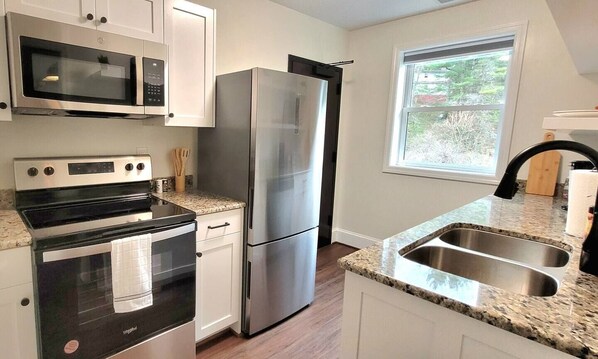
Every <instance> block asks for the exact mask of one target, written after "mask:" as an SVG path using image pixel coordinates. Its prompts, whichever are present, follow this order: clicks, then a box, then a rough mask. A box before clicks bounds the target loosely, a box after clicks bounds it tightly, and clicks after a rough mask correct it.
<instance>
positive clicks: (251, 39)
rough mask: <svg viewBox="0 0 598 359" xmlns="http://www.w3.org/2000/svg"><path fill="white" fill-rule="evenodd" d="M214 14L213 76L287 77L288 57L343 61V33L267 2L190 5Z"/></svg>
mask: <svg viewBox="0 0 598 359" xmlns="http://www.w3.org/2000/svg"><path fill="white" fill-rule="evenodd" d="M193 1H195V2H196V3H198V4H200V5H204V6H207V7H210V8H214V9H216V18H217V20H216V31H217V33H216V36H217V45H216V72H217V74H225V73H229V72H234V71H240V70H247V69H249V68H252V67H264V68H270V69H274V70H280V71H287V62H288V55H289V54H292V55H297V56H301V57H305V58H308V59H311V60H316V61H320V62H325V63H327V62H333V61H338V60H342V59H344V58H345V57H346V54H347V47H348V32H347V31H346V30H343V29H341V28H339V27H336V26H333V25H330V24H326V23H324V22H322V21H320V20H317V19H315V18H312V17H308V16H305V15H303V14H300V13H299V12H297V11H295V10H291V9H289V8H286V7H284V6H281V5H278V4H276V3H273V2H271V1H266V0H193Z"/></svg>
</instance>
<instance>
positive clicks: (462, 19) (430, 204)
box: [334, 0, 598, 239]
mask: <svg viewBox="0 0 598 359" xmlns="http://www.w3.org/2000/svg"><path fill="white" fill-rule="evenodd" d="M521 21H529V27H528V34H527V42H526V47H525V55H524V63H523V69H522V75H521V83H520V90H519V96H518V99H517V110H516V117H515V125H514V133H513V138H512V144H511V150H510V155H509V158H512V157H513V156H514V155H515V154H516V153H517V152H519V151H520V150H522V149H524V148H525V147H527V146H529V145H532V144H534V143H536V142H539V141H540V140H541V139H542V134H543V130H542V129H541V125H542V119H543V117H544V116H547V115H550V114H551V113H552V111H554V110H561V109H591V108H594V106H595V105H598V97H596V94H597V93H598V83H597V81H596V78H595V77H594V78H591V77H582V76H580V75H578V74H577V72H576V70H575V68H574V65H573V63H572V61H571V59H570V57H569V55H568V53H567V50H566V48H565V45H564V43H563V41H562V39H561V37H560V34H559V32H558V30H557V28H556V25H555V23H554V20H553V19H552V16H551V14H550V12H549V10H548V7H547V6H546V4H545V2H544V1H543V0H525V1H520V0H479V1H475V2H472V3H468V4H465V5H460V6H455V7H451V8H448V9H444V10H439V11H436V12H432V13H428V14H423V15H419V16H413V17H409V18H405V19H401V20H397V21H393V22H389V23H385V24H382V25H378V26H373V27H369V28H365V29H361V30H355V31H352V32H350V36H349V44H350V46H349V57H350V58H352V59H355V64H354V65H352V66H351V67H348V68H347V71H346V72H345V75H346V76H345V83H344V84H343V86H344V87H343V89H344V98H343V103H342V114H343V117H342V120H341V129H340V144H339V155H338V158H339V168H338V177H337V181H338V182H337V191H336V201H335V217H334V227H335V229H336V236H337V237H338V238H340V239H342V238H345V237H355V235H357V236H360V235H362V236H369V237H374V238H377V239H384V238H386V237H388V236H390V235H392V234H395V233H398V232H400V231H402V230H405V229H407V228H410V227H412V226H414V225H416V224H418V223H421V222H423V221H426V220H428V219H431V218H433V217H435V216H437V215H440V214H442V213H444V212H446V211H449V210H451V209H454V208H457V207H459V206H461V205H463V204H465V203H468V202H470V201H472V200H475V199H477V198H480V197H482V196H485V195H488V194H491V193H492V192H493V190H494V189H495V187H494V186H491V185H481V184H472V183H463V182H455V181H447V180H436V179H429V178H420V177H412V176H406V175H396V174H385V173H382V163H383V162H382V161H383V154H384V139H385V131H386V123H387V109H388V94H389V89H390V81H391V64H392V56H393V46H395V45H398V46H408V44H409V45H412V44H417V43H419V44H421V43H424V42H426V41H434V40H439V39H442V38H445V37H448V36H454V35H458V34H468V33H474V32H481V31H484V30H487V29H488V28H490V27H496V26H500V25H506V24H512V23H516V22H521ZM559 137H563V136H562V135H560V134H559ZM565 137H566V136H565ZM585 141H590V142H591V141H594V142H593V144H594V145H596V144H598V141H596V136H591V138H589V139H588V138H586V139H585ZM590 144H592V143H590ZM572 158H575V159H577V158H579V157H577V156H574V155H570V154H567V155H566V157H565V158H564V162H566V163H568V161H569V160H571V159H572ZM565 168H566V166H564V169H563V171H565ZM519 177H520V178H523V179H525V178H527V167H526V168H524V169H522V171H521V173H520V176H519ZM350 232H353V235H347V234H348V233H349V234H350Z"/></svg>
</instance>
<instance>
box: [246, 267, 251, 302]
mask: <svg viewBox="0 0 598 359" xmlns="http://www.w3.org/2000/svg"><path fill="white" fill-rule="evenodd" d="M245 283H247V296H246V297H247V299H251V262H249V261H248V262H247V281H245Z"/></svg>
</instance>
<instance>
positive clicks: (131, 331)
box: [123, 327, 137, 335]
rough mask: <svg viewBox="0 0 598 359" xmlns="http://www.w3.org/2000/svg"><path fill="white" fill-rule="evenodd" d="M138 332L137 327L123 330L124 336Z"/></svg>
mask: <svg viewBox="0 0 598 359" xmlns="http://www.w3.org/2000/svg"><path fill="white" fill-rule="evenodd" d="M136 330H137V327H131V328H129V329H126V330H123V334H124V335H129V334H131V333H133V332H134V331H136Z"/></svg>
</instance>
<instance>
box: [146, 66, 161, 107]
mask: <svg viewBox="0 0 598 359" xmlns="http://www.w3.org/2000/svg"><path fill="white" fill-rule="evenodd" d="M143 104H144V105H145V106H164V61H162V60H156V59H150V58H147V57H144V58H143Z"/></svg>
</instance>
